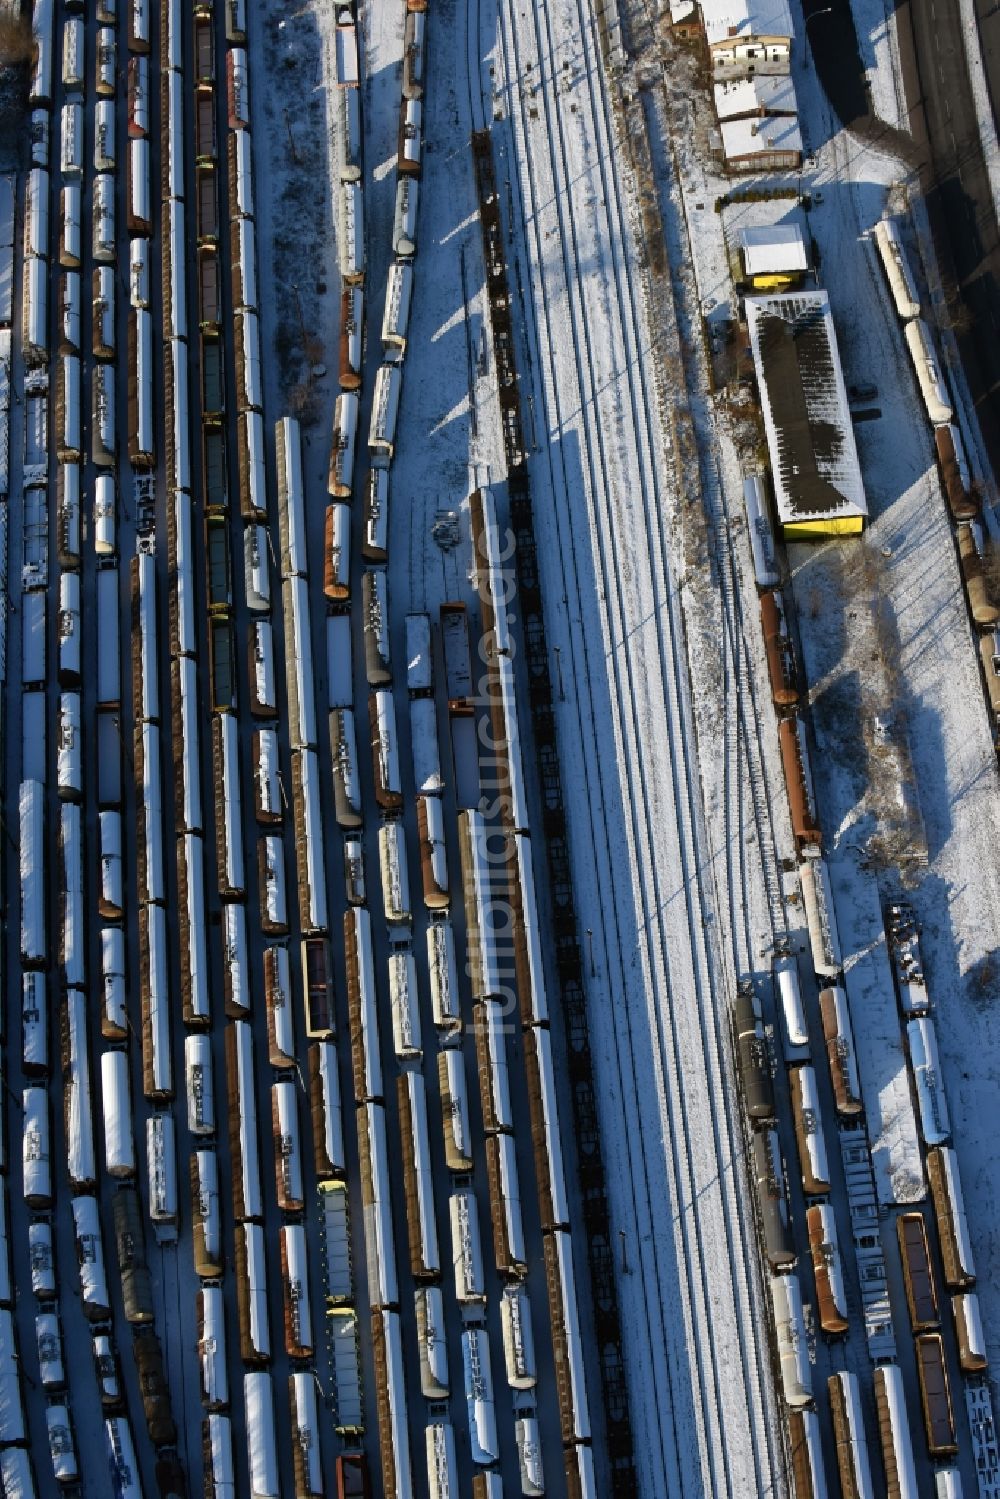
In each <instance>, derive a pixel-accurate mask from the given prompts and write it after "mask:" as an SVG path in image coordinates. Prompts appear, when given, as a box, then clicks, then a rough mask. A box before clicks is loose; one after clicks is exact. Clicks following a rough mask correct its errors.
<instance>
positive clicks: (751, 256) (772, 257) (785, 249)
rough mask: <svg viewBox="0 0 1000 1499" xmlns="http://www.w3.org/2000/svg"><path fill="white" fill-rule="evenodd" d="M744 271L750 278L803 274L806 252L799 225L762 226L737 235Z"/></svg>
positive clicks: (807, 258) (807, 263)
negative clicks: (738, 236)
mask: <svg viewBox="0 0 1000 1499" xmlns="http://www.w3.org/2000/svg"><path fill="white" fill-rule="evenodd" d="M740 249H741V250H742V251H743V269H744V271H745V272H746V274H747V275H748V276H750V277H754V276H791V275H796V276H797V275H804V273H805V272H806V271H808V269H809V251H808V249H807V248H806V240H805V235H804V234H803V233H802V227H801V225H799V224H761V225H758V226H755V227H751V228H749V229H744V230H743V232H742V233H741V234H740Z"/></svg>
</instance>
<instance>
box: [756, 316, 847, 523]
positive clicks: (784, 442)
mask: <svg viewBox="0 0 1000 1499" xmlns="http://www.w3.org/2000/svg"><path fill="white" fill-rule="evenodd" d="M746 317H747V327H748V329H749V333H750V348H751V351H752V353H753V361H754V367H755V369H756V372H757V381H758V385H759V387H760V400H761V407H762V409H763V414H764V430H765V433H766V435H767V446H768V451H769V453H770V457H771V475H772V480H773V483H774V494H775V501H776V504H777V510H778V516H779V518H780V520H781V521H782V523H783V524H785V523H789V522H795V521H802V520H816V519H818V518H820V517H823V516H838V517H847V516H860V517H865V516H867V514H868V505H867V502H866V500H865V490H864V483H863V481H862V478H861V467H860V464H859V463H858V451H857V448H856V446H855V442H854V431H853V428H852V426H851V417H850V412H849V410H848V406H847V391H846V390H845V388H844V376H843V372H842V370H841V367H840V354H839V351H838V348H837V336H836V333H835V331H834V327H833V319H832V317H831V315H830V299H829V297H828V296H827V294H826V292H825V291H807V292H786V293H784V294H782V295H780V296H772V297H747V299H746Z"/></svg>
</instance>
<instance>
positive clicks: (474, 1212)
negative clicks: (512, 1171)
mask: <svg viewBox="0 0 1000 1499" xmlns="http://www.w3.org/2000/svg"><path fill="white" fill-rule="evenodd" d="M448 1218H449V1223H450V1225H451V1259H452V1267H453V1271H454V1277H455V1299H456V1301H457V1302H458V1303H459V1305H460V1306H477V1305H480V1304H482V1303H484V1302H485V1301H486V1281H485V1277H484V1274H483V1247H482V1240H481V1239H480V1235H479V1210H478V1208H477V1205H476V1198H475V1194H474V1193H473V1192H472V1191H467V1190H465V1189H463V1190H461V1191H458V1192H452V1194H451V1196H450V1197H449V1199H448Z"/></svg>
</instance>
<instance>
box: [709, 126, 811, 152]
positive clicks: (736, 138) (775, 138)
mask: <svg viewBox="0 0 1000 1499" xmlns="http://www.w3.org/2000/svg"><path fill="white" fill-rule="evenodd" d="M719 129H720V130H721V132H722V150H723V154H724V156H725V158H726V160H727V161H734V160H735V159H736V158H737V157H740V156H756V155H758V153H760V152H764V151H797V152H798V154H799V155H800V156H801V155H802V132H801V130H800V129H799V122H798V118H797V116H795V115H764V116H763V118H762V119H750V120H720V121H719Z"/></svg>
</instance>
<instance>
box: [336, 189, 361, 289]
mask: <svg viewBox="0 0 1000 1499" xmlns="http://www.w3.org/2000/svg"><path fill="white" fill-rule="evenodd" d="M337 249H338V252H339V260H340V276H341V280H342V281H343V282H344V283H345V284H346V285H347V286H357V285H359V284H360V283H361V282H362V281H364V279H365V197H364V190H363V188H362V186H361V183H360V182H358V181H354V182H341V183H340V185H339V187H338V188H337Z"/></svg>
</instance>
